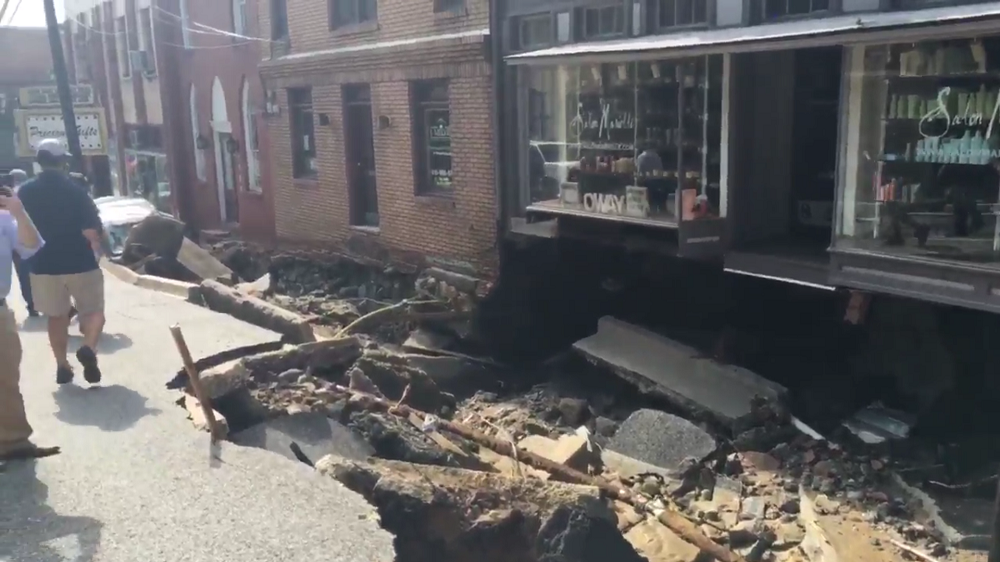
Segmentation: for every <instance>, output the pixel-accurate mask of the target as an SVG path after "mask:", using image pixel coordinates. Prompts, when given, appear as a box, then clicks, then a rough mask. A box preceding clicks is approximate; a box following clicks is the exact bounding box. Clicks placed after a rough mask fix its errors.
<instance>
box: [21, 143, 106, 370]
mask: <svg viewBox="0 0 1000 562" xmlns="http://www.w3.org/2000/svg"><path fill="white" fill-rule="evenodd" d="M36 150H37V161H38V164H39V166H41V168H42V172H41V173H40V174H38V175H37V176H36V177H35V179H33V180H31V181H29V182H28V183H26V184H24V185H23V186H21V190H20V192H19V196H20V198H21V201H22V203H23V204H24V208H25V210H26V211H27V212H28V215H29V216H30V217H31V220H32V221H34V223H35V226H36V227H37V228H38V232H39V233H40V234H41V235H42V239H43V240H45V246H44V247H43V248H42V249H41V250H40V251H39V252H38V253H37V254H36V255H35V256H34V257H32V258H31V263H30V265H31V291H32V294H33V297H34V299H35V309H36V310H38V312H40V313H42V314H44V315H45V316H47V317H48V324H49V344H50V345H51V346H52V353H53V355H55V358H56V364H57V368H56V382H57V383H59V384H66V383H68V382H70V381H72V380H73V368H72V366H71V365H70V363H69V360H68V359H67V358H66V354H67V349H66V348H67V346H68V340H69V332H68V330H69V321H70V312H71V310H72V309H73V305H74V304H75V305H76V309H77V310H78V311H79V314H80V329H81V331H83V339H84V343H83V345H82V346H81V347H80V349H78V350H77V352H76V358H77V359H78V360H79V361H80V364H81V365H83V378H84V379H85V380H86V381H87V382H89V383H97V382H100V380H101V370H100V368H99V367H98V365H97V353H96V350H97V343H98V340H99V339H100V337H101V331H102V330H103V329H104V274H103V273H102V271H101V268H100V266H99V265H98V256H99V252H100V249H101V239H100V232H101V219H100V216H99V214H98V211H97V206H96V205H95V204H94V201H93V199H91V198H90V196H89V195H88V194H87V192H86V191H84V190H83V189H81V188H80V186H79V185H77V184H76V183H75V182H74V181H73V180H72V179H71V178H70V177H69V176H68V175H67V174H66V172H65V171H64V167H65V161H66V158H67V157H68V156H69V153H68V152H67V151H66V148H65V147H64V146H63V144H62V143H61V142H60V141H58V140H56V139H45V140H43V141H41V142H40V143H39V144H38V147H37V149H36Z"/></svg>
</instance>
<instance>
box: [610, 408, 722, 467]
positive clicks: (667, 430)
mask: <svg viewBox="0 0 1000 562" xmlns="http://www.w3.org/2000/svg"><path fill="white" fill-rule="evenodd" d="M716 446H717V445H716V443H715V439H714V438H712V436H711V435H709V434H708V433H707V432H706V431H705V430H703V429H701V428H700V427H698V426H696V425H694V424H693V423H691V422H689V421H687V420H686V419H684V418H680V417H677V416H674V415H672V414H668V413H666V412H660V411H658V410H638V411H636V412H635V413H633V414H632V415H631V416H629V417H628V419H626V420H625V421H624V422H623V423H622V425H621V427H620V428H618V432H617V433H615V436H614V437H613V438H612V439H611V442H610V443H608V447H607V448H608V449H610V450H612V451H615V452H618V453H621V454H623V455H627V456H629V457H632V458H634V459H636V460H639V461H642V462H644V463H648V464H651V465H653V466H658V467H660V468H662V469H665V470H667V471H671V472H676V471H679V469H680V468H681V464H682V463H683V462H684V460H685V459H688V458H694V459H695V460H699V461H700V460H701V459H704V458H705V457H707V456H708V455H710V454H712V453H713V452H715V449H716Z"/></svg>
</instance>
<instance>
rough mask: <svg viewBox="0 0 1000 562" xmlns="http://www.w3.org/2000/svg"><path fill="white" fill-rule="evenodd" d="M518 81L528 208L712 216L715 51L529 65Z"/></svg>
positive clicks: (717, 131) (718, 88)
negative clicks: (648, 59) (639, 59)
mask: <svg viewBox="0 0 1000 562" xmlns="http://www.w3.org/2000/svg"><path fill="white" fill-rule="evenodd" d="M525 83H526V92H525V97H524V100H525V103H526V104H527V112H526V113H527V124H526V126H527V141H528V142H527V158H526V159H525V161H524V168H525V169H524V174H525V176H526V178H525V179H526V181H525V185H526V186H527V190H526V191H527V193H526V194H525V195H526V197H525V199H527V200H529V201H530V207H529V208H530V209H534V210H541V211H545V210H548V211H553V212H558V211H564V212H572V213H574V214H577V213H587V214H594V215H598V216H600V215H605V216H611V217H624V218H630V219H638V220H642V221H656V222H660V223H664V224H667V225H676V223H677V221H678V219H679V218H681V219H683V220H688V219H695V218H699V217H712V216H717V209H718V206H719V185H720V167H719V164H720V145H721V123H722V121H721V110H722V58H721V57H720V56H712V57H698V58H692V59H681V60H676V61H665V62H653V63H647V62H642V63H632V62H629V63H620V64H602V65H582V66H558V67H538V68H536V67H531V68H527V69H526V70H525ZM679 211H680V212H679ZM679 214H680V216H679Z"/></svg>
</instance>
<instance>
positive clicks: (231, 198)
mask: <svg viewBox="0 0 1000 562" xmlns="http://www.w3.org/2000/svg"><path fill="white" fill-rule="evenodd" d="M212 136H213V137H214V138H213V139H212V140H213V141H214V142H213V144H214V145H215V182H216V183H215V185H216V188H217V190H218V194H219V212H220V218H221V219H222V223H223V224H229V223H235V222H238V221H239V206H238V201H237V198H236V178H235V174H234V172H235V168H234V167H233V152H235V151H234V150H232V147H233V146H235V140H234V139H233V125H232V123H230V122H229V113H228V111H227V110H226V91H225V89H223V87H222V81H221V80H219V77H218V76H216V77H215V81H214V82H213V83H212Z"/></svg>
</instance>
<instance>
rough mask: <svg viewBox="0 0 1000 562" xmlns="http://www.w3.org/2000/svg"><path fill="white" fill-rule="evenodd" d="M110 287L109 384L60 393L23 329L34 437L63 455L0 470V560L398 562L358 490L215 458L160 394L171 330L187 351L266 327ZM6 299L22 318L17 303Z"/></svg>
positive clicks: (253, 337) (241, 450) (259, 337)
mask: <svg viewBox="0 0 1000 562" xmlns="http://www.w3.org/2000/svg"><path fill="white" fill-rule="evenodd" d="M105 283H106V289H107V294H108V299H107V305H106V310H107V317H108V331H109V333H110V334H112V335H121V336H122V337H117V338H115V339H114V340H113V341H115V342H116V343H118V344H119V345H118V346H117V347H114V348H113V347H111V346H110V345H109V346H107V347H106V348H105V349H102V351H101V355H100V359H101V368H102V370H103V372H104V378H105V383H104V387H102V388H98V389H94V390H83V389H71V388H70V389H57V387H56V385H55V381H54V380H53V379H52V378H51V377H50V376H47V374H48V373H51V372H52V369H53V366H52V354H51V351H50V350H49V345H48V341H47V337H46V334H45V330H44V329H41V330H38V329H32V328H30V327H29V328H28V329H25V330H23V331H22V332H21V334H20V335H21V340H22V345H23V349H24V359H23V364H22V369H23V372H24V373H26V374H27V373H35V374H38V375H39V376H25V377H22V380H21V392H22V394H23V395H24V398H25V402H26V406H27V411H28V418H29V421H30V422H31V424H32V426H34V429H35V436H34V438H35V439H36V440H37V441H38V443H39V444H43V445H46V446H48V445H58V446H60V447H61V448H62V454H61V455H58V456H55V457H51V458H47V459H43V460H40V461H37V462H34V463H8V464H7V466H6V471H5V472H3V473H0V506H2V508H0V529H2V530H0V560H4V559H5V560H10V561H12V562H14V561H18V562H20V561H26V562H28V561H30V562H43V561H54V560H81V561H82V560H86V561H87V562H136V561H139V560H142V561H143V562H176V561H179V560H185V561H189V562H218V561H220V560H227V561H229V560H233V561H237V560H247V561H251V560H252V561H261V562H264V561H267V562H305V561H314V560H339V561H343V562H372V561H389V560H393V558H394V556H395V553H394V549H393V545H392V539H393V537H392V535H391V534H390V533H389V532H387V531H385V530H383V529H382V528H380V526H379V523H378V520H377V516H376V514H375V513H374V510H373V509H372V507H371V506H370V505H369V504H368V503H367V502H366V501H365V500H364V499H363V498H362V497H360V496H358V495H357V494H354V493H352V492H350V491H348V490H346V489H344V487H343V486H341V485H340V484H337V483H336V482H331V481H329V480H328V479H326V478H323V477H321V476H320V475H318V474H316V472H315V471H313V470H311V469H309V468H308V467H306V466H303V465H302V464H301V463H296V462H292V461H289V460H287V459H285V458H283V457H281V456H279V455H275V454H273V453H270V452H267V451H262V450H259V449H254V448H250V447H239V446H235V445H232V444H227V443H224V444H223V445H222V447H221V455H220V456H221V459H222V460H221V462H212V461H211V460H210V457H209V452H210V447H209V437H208V435H206V434H204V433H199V432H196V431H193V430H192V428H191V423H190V422H189V421H188V420H187V419H185V416H184V410H181V409H179V408H177V406H175V405H174V401H175V400H176V398H177V396H178V395H177V393H176V392H169V391H166V390H165V389H164V388H163V382H164V380H165V379H167V378H169V377H170V376H172V374H173V371H175V370H176V369H177V368H178V367H179V365H180V363H181V360H180V356H179V355H178V353H177V350H176V348H175V347H174V345H173V341H172V340H171V337H170V332H169V330H168V328H169V327H170V326H171V325H174V324H179V325H180V326H181V327H182V328H183V330H184V336H185V339H186V340H187V343H188V346H189V347H190V351H191V354H192V355H193V356H194V357H196V358H198V357H207V356H211V355H212V354H215V353H218V352H220V351H222V350H225V349H230V348H233V347H237V346H248V345H253V344H258V343H266V342H271V341H273V340H275V339H277V336H276V335H275V334H274V333H272V332H269V331H266V330H263V329H260V328H257V327H254V326H251V325H248V324H245V323H243V322H239V321H237V320H235V319H233V318H230V317H228V316H225V315H220V314H216V313H213V312H211V311H210V310H207V309H205V308H202V307H198V306H195V305H191V304H188V303H185V302H183V301H181V300H179V299H177V298H175V297H172V296H168V295H163V294H160V293H155V292H150V291H146V290H143V289H139V288H136V287H134V286H131V285H128V284H126V283H123V282H121V281H119V280H118V279H116V278H113V277H111V276H108V277H107V278H106V279H105ZM14 290H15V292H16V291H17V289H16V288H15V289H14ZM14 301H17V302H14ZM7 304H8V306H10V307H11V308H12V309H13V310H14V313H15V314H16V315H17V316H18V318H22V319H23V318H25V317H26V311H25V310H24V308H23V305H22V303H21V302H20V299H12V300H9V301H8V303H7ZM124 336H127V338H128V340H127V343H122V342H125V341H126V340H125V337H124ZM106 341H112V340H111V338H109V339H108V340H106ZM72 390H78V391H77V392H72Z"/></svg>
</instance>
